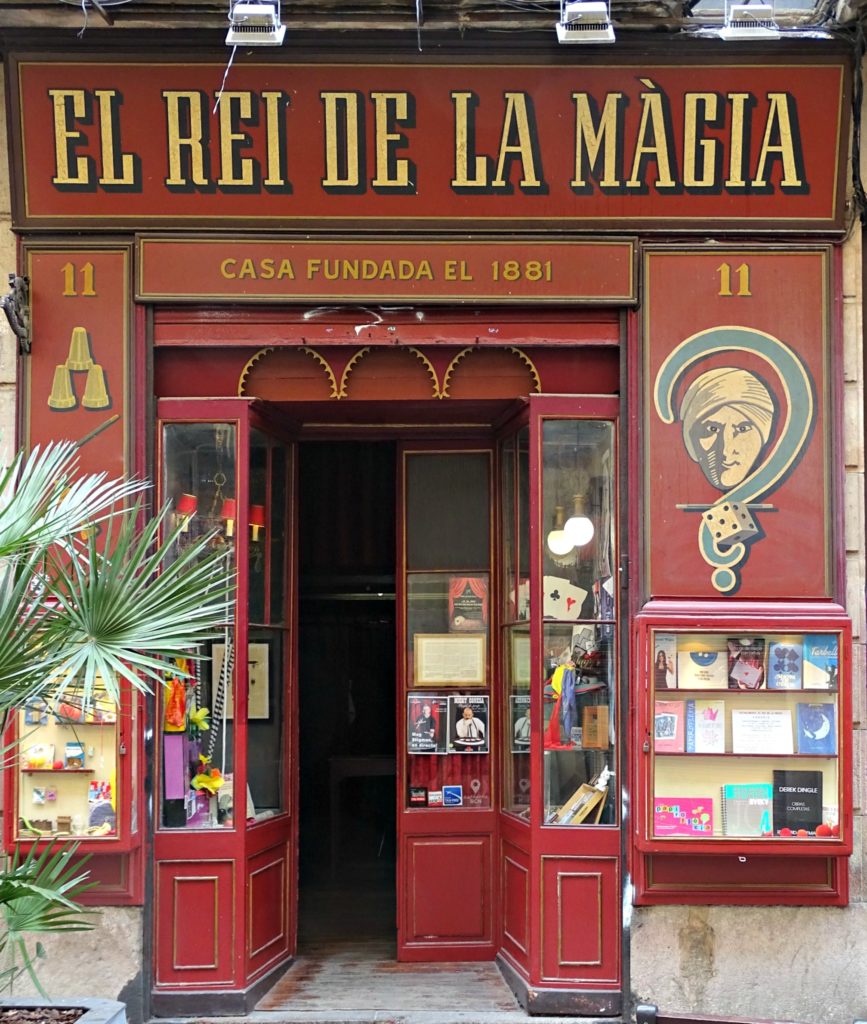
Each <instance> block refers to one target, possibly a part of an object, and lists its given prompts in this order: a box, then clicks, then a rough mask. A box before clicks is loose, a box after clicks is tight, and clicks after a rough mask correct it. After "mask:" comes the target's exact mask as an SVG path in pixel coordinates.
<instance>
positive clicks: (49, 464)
mask: <svg viewBox="0 0 867 1024" xmlns="http://www.w3.org/2000/svg"><path fill="white" fill-rule="evenodd" d="M77 471H78V450H77V447H76V445H75V444H74V443H73V442H71V441H62V442H58V443H56V444H49V445H46V446H45V447H44V448H41V449H40V448H39V447H38V446H37V447H36V448H34V449H33V451H32V452H30V454H29V455H25V454H23V453H21V452H19V453H18V454H17V455H16V456H15V458H14V459H13V460H12V462H11V464H10V465H9V466H8V468H7V469H6V470H4V471H3V473H2V475H0V557H6V556H8V555H13V556H14V555H17V554H20V552H21V551H22V550H27V549H31V548H34V547H40V546H42V547H45V546H47V545H49V544H51V543H52V542H54V541H55V540H57V538H59V537H62V536H65V535H68V534H70V533H73V532H74V531H76V530H80V529H83V528H84V527H86V526H89V525H91V524H94V523H98V522H101V521H102V520H104V519H105V518H106V517H107V516H110V515H111V514H112V511H113V510H114V509H115V508H117V507H119V506H120V505H122V504H123V503H124V502H126V501H127V500H128V499H129V498H130V497H132V496H134V495H136V494H138V493H140V492H141V491H142V490H143V489H144V488H146V487H147V486H148V484H147V483H146V482H145V481H140V480H125V479H121V480H113V479H110V478H109V477H108V475H107V474H106V473H95V474H87V475H84V476H78V477H76V473H77Z"/></svg>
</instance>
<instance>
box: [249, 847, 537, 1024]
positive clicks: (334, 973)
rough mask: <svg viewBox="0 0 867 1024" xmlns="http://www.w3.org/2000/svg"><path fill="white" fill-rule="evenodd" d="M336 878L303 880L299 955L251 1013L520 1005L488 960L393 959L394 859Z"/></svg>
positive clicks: (474, 1009)
mask: <svg viewBox="0 0 867 1024" xmlns="http://www.w3.org/2000/svg"><path fill="white" fill-rule="evenodd" d="M339 876H340V877H338V878H336V879H333V880H332V879H327V880H322V879H317V880H316V881H315V882H313V883H311V884H308V885H306V886H304V885H302V889H301V900H300V907H299V910H300V919H299V942H298V957H297V959H296V961H295V963H294V964H293V965H292V966H291V967H290V968H289V970H288V971H287V972H286V974H285V975H283V977H282V978H281V979H280V981H278V982H277V984H276V985H275V986H274V988H272V989H271V991H270V992H269V993H268V994H267V995H266V996H265V997H264V998H263V999H262V1000H261V1001H260V1002H259V1004H258V1005H257V1007H256V1011H257V1012H261V1011H265V1012H275V1011H293V1012H295V1013H304V1014H306V1015H307V1016H308V1018H309V1019H311V1020H316V1019H328V1017H329V1016H331V1015H333V1014H334V1013H341V1012H345V1011H353V1012H359V1011H360V1012H362V1013H371V1012H375V1011H381V1010H388V1011H390V1012H392V1013H394V1012H398V1013H404V1012H410V1013H411V1012H415V1011H434V1012H436V1011H444V1010H454V1009H457V1008H460V1009H461V1010H462V1011H464V1012H469V1013H471V1014H488V1013H498V1014H502V1013H503V1012H509V1011H516V1010H518V1005H517V1003H516V1002H515V998H514V996H513V995H512V993H511V991H510V990H509V988H508V986H507V985H506V983H505V982H504V981H503V978H502V975H501V974H500V972H499V971H498V970H497V967H496V965H495V964H493V963H428V964H402V963H398V962H397V959H396V926H395V896H394V875H393V864H392V866H391V871H389V869H388V865H387V864H386V865H383V866H382V870H378V869H377V865H358V864H353V865H351V866H347V867H346V868H345V869H343V870H341V871H340V872H339Z"/></svg>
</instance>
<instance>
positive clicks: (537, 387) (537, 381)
mask: <svg viewBox="0 0 867 1024" xmlns="http://www.w3.org/2000/svg"><path fill="white" fill-rule="evenodd" d="M483 351H484V349H483V348H481V347H480V346H476V345H468V346H467V348H462V349H461V350H460V352H458V354H457V355H456V356H455V357H454V359H452V361H451V362H450V363H449V365H448V369H447V370H446V374H445V379H444V381H443V386H442V389H441V392H440V398H448V397H449V388H450V387H451V383H452V375H453V374H454V372H455V367H456V366H457V365H458V363H459V362H460V361H461V360H462V359H464V358H466V356H467V355H468V354H469V353H470V352H483ZM506 351H507V352H513V353H514V354H515V355H516V356H517V357H518V358H519V359H520V360H521V362H522V363H524V365H525V366H526V367H527V369H528V370H529V371H530V374H531V375H532V377H533V390H534V391H535V392H536V394H540V393H541V391H542V378H541V377H540V376H539V371H538V370H537V369H536V364H535V363H534V362H533V360H532V359H531V358H530V357H529V356H528V355H527V353H526V352H523V351H522V350H521V349H519V348H515V346H514V345H508V346H507V348H506Z"/></svg>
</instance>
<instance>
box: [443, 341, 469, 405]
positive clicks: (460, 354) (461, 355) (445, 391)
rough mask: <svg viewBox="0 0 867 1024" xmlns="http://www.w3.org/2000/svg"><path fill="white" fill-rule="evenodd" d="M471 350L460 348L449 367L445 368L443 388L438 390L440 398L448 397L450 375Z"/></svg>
mask: <svg viewBox="0 0 867 1024" xmlns="http://www.w3.org/2000/svg"><path fill="white" fill-rule="evenodd" d="M472 351H473V349H472V348H462V349H461V350H460V352H458V354H457V355H456V356H455V357H454V358H453V359H452V361H451V362H450V363H449V365H448V366H447V367H446V374H445V377H443V386H442V387H441V388H440V398H448V397H449V386H450V385H451V382H452V374H453V373H454V372H455V367H456V366H457V365H458V363H459V362H460V361H461V360H462V359H463V358H464V356H466V355H467V353H468V352H472Z"/></svg>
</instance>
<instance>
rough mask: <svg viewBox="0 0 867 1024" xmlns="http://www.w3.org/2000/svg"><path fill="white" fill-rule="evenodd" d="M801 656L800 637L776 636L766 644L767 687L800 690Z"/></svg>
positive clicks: (802, 646)
mask: <svg viewBox="0 0 867 1024" xmlns="http://www.w3.org/2000/svg"><path fill="white" fill-rule="evenodd" d="M803 658H804V645H803V643H802V642H801V638H800V637H778V638H777V639H776V640H773V641H772V642H771V643H770V644H768V681H767V687H768V689H769V690H800V689H801V666H802V663H803Z"/></svg>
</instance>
